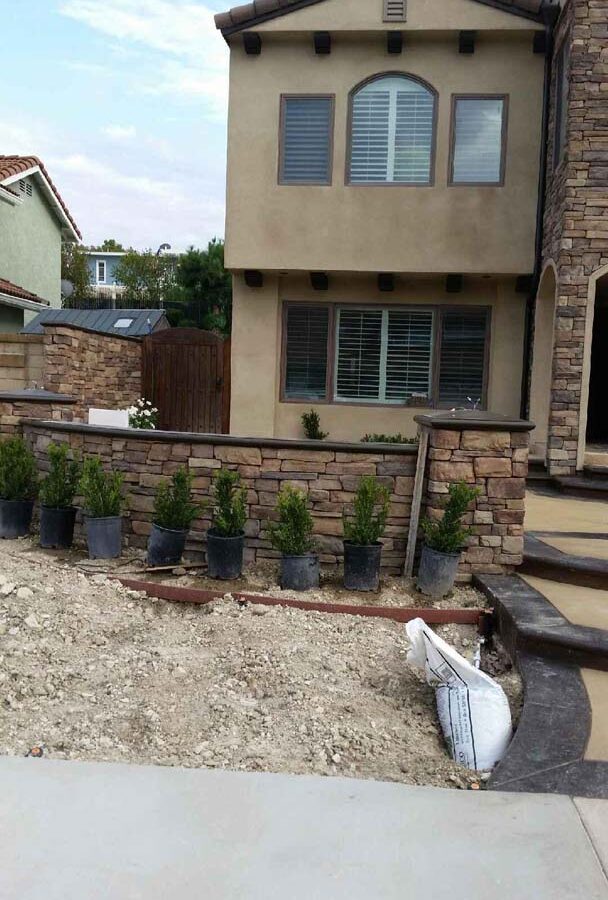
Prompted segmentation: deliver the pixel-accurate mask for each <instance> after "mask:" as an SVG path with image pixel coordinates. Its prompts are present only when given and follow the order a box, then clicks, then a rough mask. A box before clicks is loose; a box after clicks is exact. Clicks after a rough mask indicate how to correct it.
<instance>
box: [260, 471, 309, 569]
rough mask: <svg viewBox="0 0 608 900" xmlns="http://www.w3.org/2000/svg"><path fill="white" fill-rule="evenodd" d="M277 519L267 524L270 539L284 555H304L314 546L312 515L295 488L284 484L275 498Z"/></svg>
mask: <svg viewBox="0 0 608 900" xmlns="http://www.w3.org/2000/svg"><path fill="white" fill-rule="evenodd" d="M277 509H278V512H279V521H278V522H271V523H270V524H269V531H270V541H271V543H272V546H273V547H274V548H275V550H279V551H280V552H281V553H282V554H283V555H284V556H306V554H308V553H310V552H311V551H312V550H313V549H314V546H315V543H314V540H313V537H312V528H313V522H312V516H311V514H310V512H309V510H308V507H307V504H306V496H305V494H304V493H303V492H302V491H299V490H298V489H297V488H293V487H290V485H285V487H283V488H282V490H281V491H280V492H279V496H278V499H277Z"/></svg>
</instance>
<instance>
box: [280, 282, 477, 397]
mask: <svg viewBox="0 0 608 900" xmlns="http://www.w3.org/2000/svg"><path fill="white" fill-rule="evenodd" d="M292 306H296V307H297V306H306V307H314V308H322V309H327V310H328V312H329V322H328V327H327V372H326V379H325V397H323V398H320V399H318V400H311V398H310V397H287V396H286V393H285V375H286V372H287V311H288V310H289V308H290V307H292ZM374 308H378V309H389V310H391V309H405V310H408V311H410V310H412V311H414V310H422V311H424V312H428V311H432V312H433V313H434V314H435V315H434V317H433V346H432V348H431V378H430V385H431V397H430V401H429V404H428V406H426V407H424V409H452V406H453V404H451V403H447V402H445V401H444V402H443V403H440V402H439V400H438V396H439V365H440V360H441V335H442V330H443V314H444V312H445V311H446V310H447V311H454V312H467V311H470V310H475V311H481V310H483V311H484V312H485V314H486V334H485V347H484V359H483V382H482V384H483V387H482V392H481V403H480V406H479V409H487V406H488V383H489V375H490V347H491V343H490V342H491V339H492V306H490V305H488V304H484V303H461V304H458V305H454V304H450V303H422V304H421V303H374V302H373V301H371V302H370V303H342V302H340V301H334V302H330V301H328V302H326V303H314V302H312V303H310V302H308V301H307V300H283V301H282V302H281V360H280V382H279V402H280V403H299V404H300V405H301V404H303V403H310V404H312V405H313V406H355V407H365V406H373V407H381V408H382V409H413V408H414V407H413V406H410V405H409V404H408V403H380V402H374V401H372V400H362V401H357V400H336V399H335V398H334V387H335V371H336V358H337V353H336V340H337V332H336V320H337V316H336V310H338V309H374Z"/></svg>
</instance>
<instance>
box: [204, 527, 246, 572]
mask: <svg viewBox="0 0 608 900" xmlns="http://www.w3.org/2000/svg"><path fill="white" fill-rule="evenodd" d="M244 547H245V535H244V534H238V535H237V536H236V537H224V535H222V534H218V533H217V532H216V531H214V530H213V528H210V529H209V531H208V532H207V574H208V575H209V577H210V578H221V579H222V580H224V581H226V580H228V579H230V578H238V577H239V575H240V574H241V573H242V571H243V548H244Z"/></svg>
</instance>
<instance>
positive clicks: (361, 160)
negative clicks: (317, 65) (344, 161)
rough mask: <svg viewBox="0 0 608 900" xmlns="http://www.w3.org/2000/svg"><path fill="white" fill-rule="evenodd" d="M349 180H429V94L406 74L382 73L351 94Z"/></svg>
mask: <svg viewBox="0 0 608 900" xmlns="http://www.w3.org/2000/svg"><path fill="white" fill-rule="evenodd" d="M351 104H352V106H351V126H350V127H351V134H350V160H349V181H350V183H351V184H369V183H376V184H377V183H382V182H394V183H395V184H430V183H431V180H432V172H431V167H432V158H433V138H434V134H433V130H434V127H435V93H434V92H433V91H432V90H431V89H430V88H428V87H426V86H425V85H424V84H422V83H421V82H419V81H417V80H415V79H414V78H408V76H407V75H383V76H379V77H378V78H374V79H373V81H368V82H367V83H366V84H364V85H363V87H360V88H358V89H356V90H355V91H354V92H353V94H352V97H351Z"/></svg>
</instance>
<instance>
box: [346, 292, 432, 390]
mask: <svg viewBox="0 0 608 900" xmlns="http://www.w3.org/2000/svg"><path fill="white" fill-rule="evenodd" d="M432 343H433V311H432V310H429V311H426V310H405V309H390V310H389V309H354V308H353V309H340V310H338V324H337V334H336V376H335V383H336V387H335V399H336V400H358V401H370V402H376V403H403V402H404V401H405V400H407V399H408V398H409V397H411V396H412V394H418V395H422V396H425V397H428V396H429V395H430V379H431V359H432Z"/></svg>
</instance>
